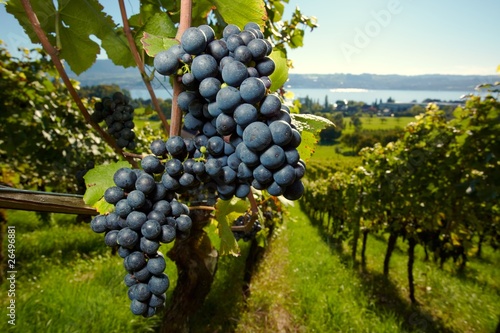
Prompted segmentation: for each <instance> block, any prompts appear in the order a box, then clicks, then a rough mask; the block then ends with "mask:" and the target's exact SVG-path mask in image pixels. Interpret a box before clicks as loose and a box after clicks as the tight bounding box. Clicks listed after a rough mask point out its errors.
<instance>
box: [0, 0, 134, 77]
mask: <svg viewBox="0 0 500 333" xmlns="http://www.w3.org/2000/svg"><path fill="white" fill-rule="evenodd" d="M32 7H33V10H34V12H35V14H36V16H37V18H38V20H39V21H40V25H41V27H42V29H43V31H44V32H45V34H46V35H47V37H48V39H49V41H50V43H51V44H52V45H55V46H56V47H57V48H58V49H59V56H60V57H61V59H64V60H66V61H67V63H68V65H69V66H70V67H71V69H72V70H73V71H74V72H75V73H76V74H77V75H78V74H81V73H82V72H84V71H85V70H87V69H88V68H90V66H92V64H93V63H94V62H95V59H96V57H97V54H99V52H100V47H99V45H98V44H97V43H96V42H94V41H92V40H91V39H90V36H91V35H92V36H95V37H97V38H98V39H100V40H101V41H103V40H105V41H106V43H105V45H106V47H107V48H108V50H107V51H111V54H113V50H112V49H113V48H115V47H116V46H117V45H116V44H113V43H111V42H110V41H109V40H110V35H114V34H115V33H116V32H115V29H116V24H115V23H114V21H113V19H112V17H111V16H109V15H107V14H106V13H104V12H103V8H104V7H103V6H102V5H101V4H100V3H99V1H97V0H84V1H72V0H58V1H57V9H56V7H55V6H54V2H53V1H52V0H39V1H32ZM6 8H7V11H8V12H9V13H11V14H12V15H14V16H15V17H16V19H17V20H18V21H19V23H20V24H21V26H22V27H23V28H24V30H25V31H26V33H27V34H28V36H29V37H30V39H31V41H32V42H33V43H39V40H38V37H37V36H36V33H35V31H34V30H33V27H32V26H31V23H30V22H29V20H28V18H27V16H26V13H25V11H24V9H23V7H22V5H21V3H20V1H19V0H13V1H9V2H8V3H7V6H6ZM110 44H111V45H110ZM103 47H104V46H103ZM122 47H123V45H122ZM116 52H120V50H116ZM127 53H130V52H129V51H127Z"/></svg>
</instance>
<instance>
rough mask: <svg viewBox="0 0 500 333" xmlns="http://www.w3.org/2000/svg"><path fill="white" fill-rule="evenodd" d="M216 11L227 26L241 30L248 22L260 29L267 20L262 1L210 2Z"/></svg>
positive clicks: (220, 0)
mask: <svg viewBox="0 0 500 333" xmlns="http://www.w3.org/2000/svg"><path fill="white" fill-rule="evenodd" d="M212 3H213V4H214V5H215V6H216V7H217V11H218V12H219V14H220V15H221V16H222V18H223V19H224V21H226V23H228V24H234V25H237V26H238V27H240V28H243V27H244V26H245V24H247V23H248V22H255V23H257V24H259V25H260V26H261V27H264V23H265V22H266V20H267V14H266V8H265V5H264V1H262V0H212Z"/></svg>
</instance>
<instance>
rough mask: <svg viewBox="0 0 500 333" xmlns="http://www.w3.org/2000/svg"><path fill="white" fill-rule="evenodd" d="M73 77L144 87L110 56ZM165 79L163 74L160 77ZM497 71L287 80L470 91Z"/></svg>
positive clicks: (309, 85)
mask: <svg viewBox="0 0 500 333" xmlns="http://www.w3.org/2000/svg"><path fill="white" fill-rule="evenodd" d="M69 72H70V73H69V74H70V77H72V78H74V79H76V80H78V81H80V83H81V85H82V86H89V85H98V84H117V85H119V86H120V87H122V88H124V89H144V84H143V82H142V80H141V78H140V76H139V70H138V69H137V68H123V67H121V66H116V65H114V64H113V63H112V62H111V60H107V59H106V60H97V61H96V63H95V64H94V65H93V66H92V67H91V68H90V69H88V70H87V71H86V72H84V73H82V74H80V76H76V75H75V74H74V73H73V72H71V71H69ZM160 79H161V80H162V81H163V77H161V78H160ZM499 80H500V77H499V76H495V75H489V76H484V75H440V74H429V75H413V76H407V75H379V74H290V76H289V80H288V82H287V83H286V86H287V87H291V88H306V89H314V88H321V89H335V88H360V89H370V90H375V89H378V90H435V91H436V90H450V91H469V90H471V89H474V87H475V86H477V85H478V84H481V83H493V82H495V81H499Z"/></svg>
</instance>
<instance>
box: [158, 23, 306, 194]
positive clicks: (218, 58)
mask: <svg viewBox="0 0 500 333" xmlns="http://www.w3.org/2000/svg"><path fill="white" fill-rule="evenodd" d="M271 52H272V44H271V43H270V42H269V41H268V40H266V39H264V36H263V34H262V32H261V31H260V28H259V26H258V25H257V24H255V23H248V24H247V25H245V27H244V29H243V30H241V29H240V28H239V27H237V26H235V25H231V24H230V25H227V26H226V27H225V28H224V30H223V38H222V39H215V34H214V31H213V30H212V28H211V27H210V26H208V25H201V26H199V27H191V28H189V29H187V30H186V31H185V32H184V34H183V35H182V37H181V42H180V44H179V45H174V46H172V47H171V48H169V49H168V50H165V51H162V52H160V53H158V54H157V55H156V56H155V59H154V66H155V69H156V71H158V72H159V73H160V74H163V75H172V74H176V75H178V77H179V79H180V80H181V81H182V84H183V85H184V88H185V89H184V91H183V92H181V93H180V94H179V95H178V97H177V103H178V106H179V108H180V109H181V110H182V111H183V112H184V127H185V128H186V129H187V130H190V131H193V132H194V133H195V137H194V145H195V149H196V150H197V152H196V154H195V155H196V157H204V167H205V173H206V174H208V176H209V177H205V175H203V177H204V179H206V181H208V180H210V181H213V182H215V183H216V184H217V192H218V195H219V197H220V198H221V199H230V198H231V197H233V196H237V197H239V198H244V197H246V196H247V195H248V194H249V193H250V188H251V187H254V188H256V189H258V190H267V192H268V193H269V194H270V195H273V196H280V195H283V196H284V197H285V198H287V199H289V200H297V199H299V198H300V197H301V196H302V194H303V192H304V187H303V184H302V181H301V178H302V177H303V176H304V173H305V163H304V161H303V160H301V159H300V155H299V152H298V151H297V147H298V146H299V145H300V143H301V135H300V132H299V131H298V130H297V129H296V128H295V126H294V125H293V123H292V117H291V116H290V110H289V108H288V107H287V106H286V105H285V104H283V103H282V100H281V99H280V97H279V96H278V95H276V94H270V93H269V88H270V87H271V80H270V78H269V76H270V75H271V74H272V73H273V72H274V70H275V63H274V61H273V60H272V58H270V57H269V56H270V54H271ZM199 178H200V177H198V180H200V181H202V182H203V180H202V179H199Z"/></svg>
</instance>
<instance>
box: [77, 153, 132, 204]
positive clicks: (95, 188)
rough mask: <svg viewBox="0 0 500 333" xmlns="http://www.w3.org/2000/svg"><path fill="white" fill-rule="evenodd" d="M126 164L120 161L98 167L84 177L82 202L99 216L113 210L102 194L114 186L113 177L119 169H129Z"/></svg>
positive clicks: (128, 165)
mask: <svg viewBox="0 0 500 333" xmlns="http://www.w3.org/2000/svg"><path fill="white" fill-rule="evenodd" d="M130 167H131V165H130V164H129V163H128V162H125V161H121V162H116V163H110V164H104V165H98V166H96V167H95V168H93V169H91V170H89V171H88V172H87V173H86V174H85V176H84V177H83V178H84V179H85V185H86V187H87V190H86V191H85V194H84V195H83V201H84V202H85V203H86V204H87V205H89V206H92V207H94V208H95V209H97V211H98V212H99V214H104V213H108V212H110V211H111V210H112V209H113V205H111V204H108V203H107V202H106V201H105V200H104V192H105V191H106V190H107V189H108V188H109V187H111V186H115V183H114V181H113V176H114V174H115V172H116V171H117V170H118V169H120V168H130Z"/></svg>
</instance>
